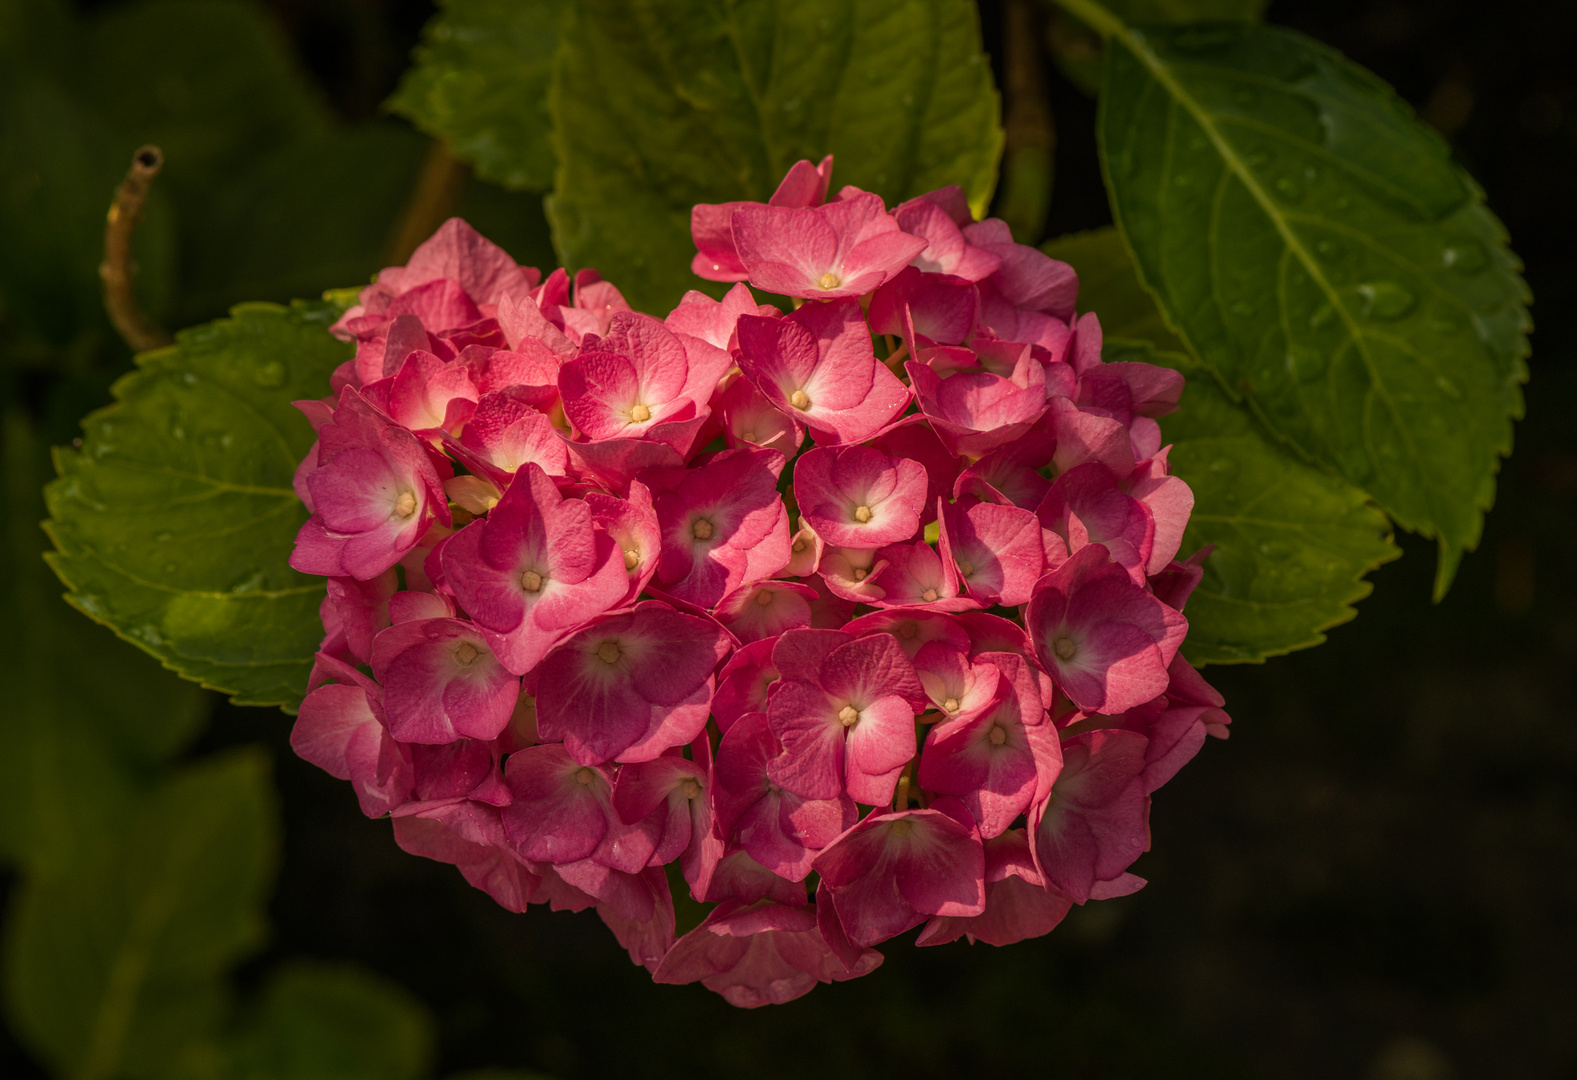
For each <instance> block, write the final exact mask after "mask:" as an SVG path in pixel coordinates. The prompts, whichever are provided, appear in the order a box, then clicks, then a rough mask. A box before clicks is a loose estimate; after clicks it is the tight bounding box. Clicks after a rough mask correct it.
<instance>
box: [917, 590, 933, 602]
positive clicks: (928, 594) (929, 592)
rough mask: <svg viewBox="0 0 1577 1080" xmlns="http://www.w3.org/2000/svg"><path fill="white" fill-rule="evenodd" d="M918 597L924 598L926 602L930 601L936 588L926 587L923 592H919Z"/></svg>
mask: <svg viewBox="0 0 1577 1080" xmlns="http://www.w3.org/2000/svg"><path fill="white" fill-rule="evenodd" d="M920 599H922V600H924V601H925V602H926V603H927V604H929V603H930V602H931V601H933V600H935V599H936V590H935V589H927V590H925V592H923V593H921V594H920Z"/></svg>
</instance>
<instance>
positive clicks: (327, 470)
mask: <svg viewBox="0 0 1577 1080" xmlns="http://www.w3.org/2000/svg"><path fill="white" fill-rule="evenodd" d="M451 475H453V470H452V469H450V468H449V466H448V465H447V463H442V464H440V463H435V461H434V457H433V455H432V454H430V453H429V452H428V450H427V449H426V448H425V447H424V446H423V445H422V443H421V442H420V441H419V440H418V439H417V438H416V436H414V435H412V434H411V433H410V432H409V431H407V430H405V429H404V428H402V427H400V426H399V425H397V424H395V423H394V422H393V421H391V420H389V419H388V418H387V417H385V416H384V415H383V414H382V413H380V412H378V411H377V410H376V409H375V408H373V407H372V406H371V405H369V404H368V403H367V401H366V399H365V398H363V397H362V396H361V395H360V394H359V393H357V392H356V391H355V390H354V389H352V388H350V387H346V388H345V389H344V390H343V391H341V393H340V397H339V404H338V406H337V407H336V408H335V410H334V416H333V419H332V420H331V421H330V422H329V423H327V424H324V425H323V426H322V427H321V428H319V429H318V465H317V468H316V469H314V470H313V471H312V473H311V474H310V475H308V476H307V478H306V485H307V488H308V490H309V491H310V492H311V494H312V509H313V514H312V516H311V517H310V518H308V519H307V523H306V524H305V525H303V526H301V531H300V533H298V534H297V536H296V549H295V551H294V552H293V553H292V554H291V556H290V565H291V566H293V567H295V568H296V569H297V570H300V571H301V572H302V573H304V574H321V575H323V576H324V577H353V578H358V579H360V580H363V581H365V580H368V579H370V578H375V577H377V576H378V575H379V574H382V573H383V572H384V571H385V570H388V569H389V568H390V567H391V566H393V565H394V564H395V563H397V562H399V561H400V558H401V557H402V556H404V555H405V553H406V552H408V551H410V550H411V549H412V548H414V547H416V545H417V543H418V542H420V540H421V539H422V536H423V534H425V533H426V532H427V529H428V527H429V526H430V525H432V524H433V523H434V522H436V523H438V524H440V525H448V524H449V520H450V519H449V504H448V500H447V499H446V498H445V497H444V492H443V482H444V481H445V480H447V479H448V478H449V477H450V476H451Z"/></svg>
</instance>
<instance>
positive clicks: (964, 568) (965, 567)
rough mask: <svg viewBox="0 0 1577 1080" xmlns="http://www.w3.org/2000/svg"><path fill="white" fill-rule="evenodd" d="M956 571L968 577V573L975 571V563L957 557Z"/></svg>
mask: <svg viewBox="0 0 1577 1080" xmlns="http://www.w3.org/2000/svg"><path fill="white" fill-rule="evenodd" d="M958 572H959V573H960V574H963V575H964V576H965V577H968V576H969V575H970V574H973V573H974V572H975V564H974V563H972V562H970V561H969V560H968V559H959V560H958Z"/></svg>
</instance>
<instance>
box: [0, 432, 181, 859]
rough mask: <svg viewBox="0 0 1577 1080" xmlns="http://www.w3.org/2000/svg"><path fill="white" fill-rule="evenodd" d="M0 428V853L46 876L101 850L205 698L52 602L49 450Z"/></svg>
mask: <svg viewBox="0 0 1577 1080" xmlns="http://www.w3.org/2000/svg"><path fill="white" fill-rule="evenodd" d="M4 429H5V430H4V436H5V437H4V450H3V453H0V471H3V473H4V484H5V494H6V506H7V507H9V509H10V513H9V514H8V516H7V521H6V526H5V532H4V534H3V536H0V543H3V544H4V547H3V549H0V654H3V655H4V656H6V657H7V660H8V663H7V666H6V671H7V677H6V687H5V700H6V706H5V708H4V709H0V744H3V745H4V746H5V748H6V752H5V753H4V754H3V755H0V858H5V859H8V860H14V861H18V862H21V863H22V864H23V865H24V866H25V867H26V868H28V869H29V870H31V871H34V872H39V873H48V872H52V871H55V870H58V869H59V868H61V867H62V866H64V865H67V864H69V863H71V862H73V861H77V862H80V861H82V860H84V859H87V858H91V857H93V856H94V855H96V854H99V853H101V852H102V851H103V850H104V848H105V845H106V844H107V842H108V836H107V830H106V826H108V825H110V824H113V823H114V822H116V821H117V820H119V818H120V816H121V815H122V813H123V812H124V807H125V804H126V802H127V801H128V800H130V799H132V798H133V797H134V795H135V793H136V792H137V791H138V790H140V788H141V786H142V780H141V774H142V773H144V772H146V771H148V769H149V768H150V767H151V766H153V765H155V764H157V763H158V762H160V761H163V760H165V759H167V758H168V757H169V756H171V755H172V754H174V753H175V752H176V751H178V750H179V749H180V748H181V747H182V746H183V745H184V744H185V743H186V742H188V741H189V740H190V739H191V737H192V736H193V735H195V734H196V731H197V728H198V727H199V725H201V724H202V722H203V720H204V719H205V717H206V716H207V714H208V711H209V706H210V703H211V699H210V698H209V697H208V695H206V694H204V693H203V692H202V691H201V690H199V689H198V688H197V687H195V686H192V685H191V684H190V683H185V682H182V681H181V680H180V679H178V678H176V677H175V676H174V675H172V674H171V673H169V672H166V671H161V670H160V669H159V668H157V667H155V666H154V665H152V664H150V663H148V661H147V659H146V658H145V657H143V656H142V655H141V654H140V653H139V652H138V651H137V650H136V649H134V648H132V647H131V646H130V645H127V644H126V643H125V642H122V641H117V640H116V639H115V637H114V635H113V634H111V633H110V632H109V631H108V630H105V629H104V628H103V627H101V626H96V625H94V624H93V623H92V622H90V621H88V620H87V619H84V618H83V617H82V616H81V615H79V614H78V613H76V612H74V611H72V610H71V609H70V608H69V607H67V606H66V604H65V603H64V602H63V601H62V600H61V599H60V588H59V584H58V582H57V581H56V580H55V577H54V575H53V574H51V573H50V572H49V568H48V567H47V566H45V565H44V560H43V549H44V547H45V543H44V534H43V531H42V530H40V529H39V527H38V521H39V519H40V518H42V517H43V515H44V505H43V499H42V497H41V496H40V488H41V486H42V485H43V482H44V478H45V472H46V470H47V468H48V450H47V448H46V447H45V446H44V445H43V444H42V443H41V442H40V440H38V439H37V438H36V437H35V436H34V435H33V434H32V433H31V432H30V431H29V430H28V425H27V421H26V420H25V419H23V418H22V417H21V416H20V415H18V414H12V415H9V416H7V417H6V418H5V420H4ZM84 657H91V658H92V659H91V662H90V663H83V662H81V659H82V658H84Z"/></svg>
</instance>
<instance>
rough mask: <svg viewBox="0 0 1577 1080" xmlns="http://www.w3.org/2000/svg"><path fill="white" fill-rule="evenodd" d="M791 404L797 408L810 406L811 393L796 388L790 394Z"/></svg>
mask: <svg viewBox="0 0 1577 1080" xmlns="http://www.w3.org/2000/svg"><path fill="white" fill-rule="evenodd" d="M789 404H790V405H792V406H794V407H795V408H796V409H808V408H810V395H809V394H807V393H805V391H803V390H796V391H794V392H793V393H792V394H790V395H789Z"/></svg>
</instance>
